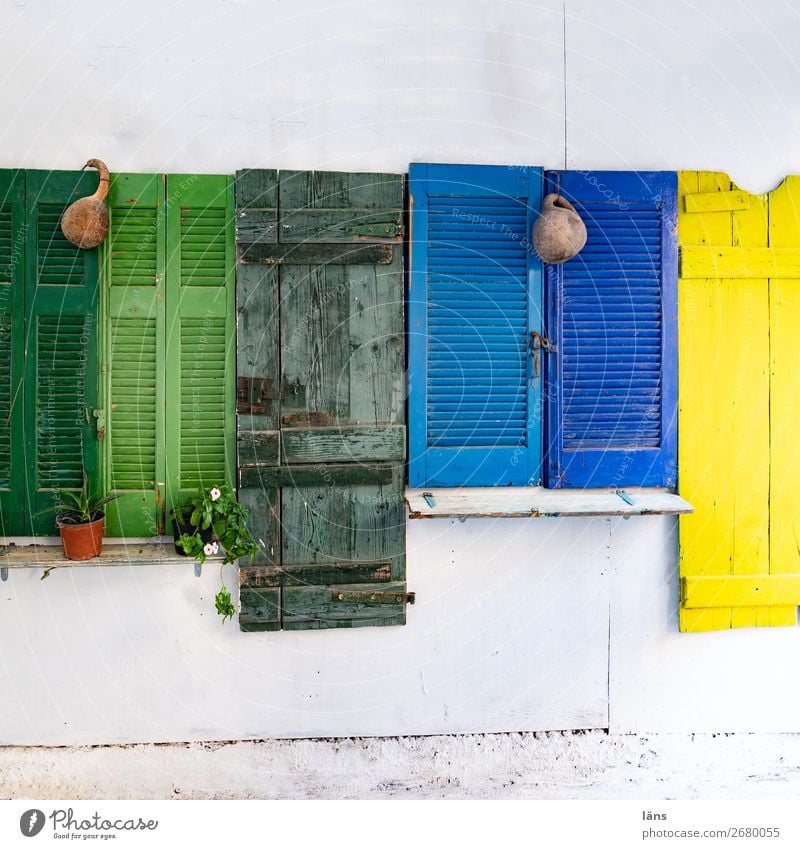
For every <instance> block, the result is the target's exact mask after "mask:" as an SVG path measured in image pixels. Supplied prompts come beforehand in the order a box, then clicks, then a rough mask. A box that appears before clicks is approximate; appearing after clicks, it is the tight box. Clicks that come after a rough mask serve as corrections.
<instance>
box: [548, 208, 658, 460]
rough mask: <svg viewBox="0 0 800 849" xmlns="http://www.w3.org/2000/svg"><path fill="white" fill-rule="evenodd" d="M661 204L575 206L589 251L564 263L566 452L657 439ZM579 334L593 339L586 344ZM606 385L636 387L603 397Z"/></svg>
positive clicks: (646, 444) (644, 443)
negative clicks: (620, 344)
mask: <svg viewBox="0 0 800 849" xmlns="http://www.w3.org/2000/svg"><path fill="white" fill-rule="evenodd" d="M659 206H660V205H659V204H658V202H654V203H652V204H642V203H639V204H627V205H626V208H625V209H622V208H620V207H619V205H612V204H608V203H583V204H578V205H577V206H576V209H577V211H578V214H579V215H580V216H581V218H582V219H583V221H584V222H585V224H586V229H587V240H586V247H587V250H585V251H582V252H581V253H580V254H579V255H578V256H577V257H576V258H575V259H574V260H572V261H571V262H569V263H567V264H566V265H565V266H564V275H563V298H564V304H565V307H566V309H565V313H564V321H563V329H562V338H561V347H562V368H563V378H562V379H563V384H562V386H563V396H562V403H563V413H562V415H563V440H564V442H563V444H564V450H566V451H574V450H578V449H580V448H581V447H587V446H590V447H592V448H603V447H608V448H626V447H629V448H643V447H657V446H658V444H659V440H660V437H661V365H662V363H661V347H660V344H658V343H659V342H660V338H661V299H660V297H659V291H660V281H661V224H660V222H661V219H660V208H659ZM587 283H588V284H589V285H587ZM584 339H586V340H590V341H591V343H592V344H588V345H586V346H584V345H583V340H584ZM623 340H624V341H626V342H628V343H629V345H628V347H626V348H625V350H621V349H619V348H618V346H617V343H618V342H620V341H623ZM640 341H641V342H642V347H641V348H640V346H639V342H640ZM648 342H650V343H656V344H655V345H653V344H651V345H648V344H647V343H648ZM610 389H618V390H623V391H627V390H635V392H633V393H629V394H626V395H624V396H622V397H620V396H618V395H613V396H612V395H609V394H608V390H610ZM643 400H644V401H646V404H645V405H642V403H641V402H642V401H643Z"/></svg>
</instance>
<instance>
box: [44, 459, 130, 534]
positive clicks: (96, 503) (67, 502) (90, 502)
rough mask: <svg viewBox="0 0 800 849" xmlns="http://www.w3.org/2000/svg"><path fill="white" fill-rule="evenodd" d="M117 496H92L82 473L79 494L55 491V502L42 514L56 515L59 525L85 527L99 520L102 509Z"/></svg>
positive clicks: (64, 490) (65, 490) (60, 490)
mask: <svg viewBox="0 0 800 849" xmlns="http://www.w3.org/2000/svg"><path fill="white" fill-rule="evenodd" d="M116 498H119V495H115V494H110V495H103V496H99V497H98V496H93V495H92V494H91V493H90V489H89V477H88V476H87V474H86V472H85V471H84V473H83V485H82V486H81V489H80V491H79V492H75V491H74V490H71V489H59V490H56V501H55V503H54V504H53V506H52V507H48V508H47V509H46V510H42V511H41V512H42V513H52V512H55V513H56V523H57V524H59V525H85V524H87V523H88V522H94V521H96V520H97V519H99V518H100V516H101V515H102V513H103V507H105V506H106V504H108V503H109V502H110V501H114V499H116Z"/></svg>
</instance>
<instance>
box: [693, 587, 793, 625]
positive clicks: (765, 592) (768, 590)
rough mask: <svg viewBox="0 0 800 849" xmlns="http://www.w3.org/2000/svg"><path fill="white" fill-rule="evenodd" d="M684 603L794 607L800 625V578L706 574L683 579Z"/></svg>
mask: <svg viewBox="0 0 800 849" xmlns="http://www.w3.org/2000/svg"><path fill="white" fill-rule="evenodd" d="M681 601H682V603H683V606H684V607H687V608H720V607H722V608H733V609H734V610H735V609H736V608H739V607H759V608H760V607H766V606H768V605H777V606H778V607H779V608H782V607H783V606H791V608H792V610H793V612H794V617H793V620H792V621H785V622H783V621H782V622H778V623H775V624H779V625H796V624H797V607H798V605H800V575H798V574H793V575H780V574H769V575H713V576H712V575H707V576H696V577H693V576H687V577H685V578H682V579H681Z"/></svg>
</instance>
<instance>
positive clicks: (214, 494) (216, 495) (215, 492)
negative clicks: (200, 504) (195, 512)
mask: <svg viewBox="0 0 800 849" xmlns="http://www.w3.org/2000/svg"><path fill="white" fill-rule="evenodd" d="M220 495H222V493H221V492H220V491H219V490H218V489H217V487H214V488H213V489H212V490H211V500H212V501H216V500H217V499H218V498H219V497H220Z"/></svg>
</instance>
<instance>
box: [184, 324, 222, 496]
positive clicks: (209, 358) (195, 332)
mask: <svg viewBox="0 0 800 849" xmlns="http://www.w3.org/2000/svg"><path fill="white" fill-rule="evenodd" d="M180 378H181V421H180V436H181V456H180V468H181V487H182V488H194V487H201V488H202V487H210V486H214V485H218V484H220V483H221V482H222V481H223V480H224V479H225V321H224V319H215V320H206V319H186V318H184V319H182V321H181V371H180Z"/></svg>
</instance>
